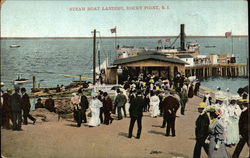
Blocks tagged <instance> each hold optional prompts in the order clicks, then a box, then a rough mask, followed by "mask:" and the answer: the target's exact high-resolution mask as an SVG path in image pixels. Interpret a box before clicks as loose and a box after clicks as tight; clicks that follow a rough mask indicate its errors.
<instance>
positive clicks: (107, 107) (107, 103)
mask: <svg viewBox="0 0 250 158" xmlns="http://www.w3.org/2000/svg"><path fill="white" fill-rule="evenodd" d="M102 101H103V111H104V112H107V113H108V112H110V111H112V108H113V105H112V100H111V99H110V97H108V98H107V99H105V98H104V99H103V100H102Z"/></svg>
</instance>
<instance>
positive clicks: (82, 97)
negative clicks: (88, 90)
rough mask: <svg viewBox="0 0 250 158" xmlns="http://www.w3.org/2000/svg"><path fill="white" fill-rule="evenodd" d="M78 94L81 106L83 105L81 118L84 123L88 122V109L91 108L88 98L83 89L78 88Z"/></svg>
mask: <svg viewBox="0 0 250 158" xmlns="http://www.w3.org/2000/svg"><path fill="white" fill-rule="evenodd" d="M78 95H80V103H79V104H80V106H81V118H82V120H83V123H87V117H86V110H87V109H88V108H89V101H88V98H87V97H86V96H85V95H83V94H82V90H81V89H80V90H78Z"/></svg>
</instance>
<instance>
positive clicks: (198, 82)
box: [194, 80, 201, 96]
mask: <svg viewBox="0 0 250 158" xmlns="http://www.w3.org/2000/svg"><path fill="white" fill-rule="evenodd" d="M200 85H201V83H200V81H199V80H196V83H195V85H194V95H196V96H197V95H198V92H199V89H200Z"/></svg>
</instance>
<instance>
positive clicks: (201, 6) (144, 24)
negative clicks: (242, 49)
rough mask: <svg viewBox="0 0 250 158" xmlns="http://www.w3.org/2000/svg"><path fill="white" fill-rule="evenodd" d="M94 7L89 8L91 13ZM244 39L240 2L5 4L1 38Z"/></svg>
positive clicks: (33, 0)
mask: <svg viewBox="0 0 250 158" xmlns="http://www.w3.org/2000/svg"><path fill="white" fill-rule="evenodd" d="M94 9H95V10H94ZM180 24H185V33H186V35H187V36H224V35H225V32H228V31H232V35H248V5H247V1H246V0H210V1H209V0H189V1H188V0H179V1H177V0H168V1H162V0H158V1H151V0H141V1H139V0H136V1H132V0H116V1H110V0H109V1H107V0H103V1H95V0H92V1H90V0H85V1H80V0H76V1H74V0H72V1H69V0H68V1H67V0H63V1H58V0H51V1H48V0H43V1H42V0H6V2H5V3H4V4H3V5H2V7H1V37H91V36H92V33H91V31H93V30H94V29H96V30H97V31H100V34H101V36H108V37H109V36H110V37H113V36H114V34H111V32H110V29H111V28H114V27H116V29H117V36H177V35H178V34H179V33H180Z"/></svg>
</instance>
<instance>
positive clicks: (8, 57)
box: [1, 37, 249, 91]
mask: <svg viewBox="0 0 250 158" xmlns="http://www.w3.org/2000/svg"><path fill="white" fill-rule="evenodd" d="M158 40H159V39H156V38H146V39H118V40H117V43H118V44H119V45H120V46H123V45H126V46H135V47H144V48H155V47H156V46H157V41H158ZM161 40H162V41H164V39H161ZM171 41H174V39H171ZM97 42H98V43H99V44H100V58H101V63H102V62H103V60H104V59H106V58H107V57H109V60H110V63H112V61H113V60H114V59H115V57H116V54H115V52H114V43H115V41H114V39H97ZM186 42H198V43H199V44H200V54H204V55H206V54H210V53H234V55H235V57H236V62H237V63H246V62H247V58H248V49H249V47H248V38H247V37H234V38H233V41H232V39H231V38H211V37H209V38H187V39H186ZM232 43H233V49H232ZM11 44H18V45H20V46H21V47H19V48H10V47H9V46H10V45H11ZM163 44H167V45H169V43H163ZM179 45H180V44H179V40H177V41H176V43H175V44H174V46H175V47H179ZM208 45H209V46H216V47H215V48H206V47H205V46H208ZM92 47H93V40H92V39H25V40H16V39H15V40H6V39H4V40H1V81H2V82H4V83H5V87H4V88H12V87H13V80H15V79H17V77H18V76H20V77H23V78H27V79H29V80H30V81H32V76H36V80H37V82H40V84H41V87H55V86H56V85H57V84H59V85H61V84H63V85H67V84H69V83H70V82H71V81H73V80H77V79H78V78H69V77H64V76H63V75H64V74H66V75H83V76H89V77H91V76H92V71H91V70H92V52H93V51H92ZM96 63H98V62H96ZM225 80H227V82H224V81H225ZM202 84H203V85H204V86H207V87H208V88H212V89H214V87H215V88H216V86H217V84H219V85H221V87H222V89H226V88H231V89H232V90H234V91H235V90H236V89H238V88H239V87H244V86H246V85H248V79H246V78H232V79H228V78H226V79H225V78H210V79H208V80H204V81H202ZM21 86H24V87H26V88H27V89H28V90H30V88H31V87H32V83H27V84H24V85H21ZM236 91H237V90H236Z"/></svg>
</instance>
